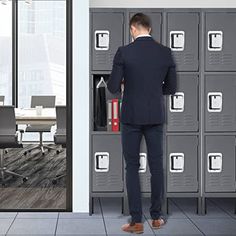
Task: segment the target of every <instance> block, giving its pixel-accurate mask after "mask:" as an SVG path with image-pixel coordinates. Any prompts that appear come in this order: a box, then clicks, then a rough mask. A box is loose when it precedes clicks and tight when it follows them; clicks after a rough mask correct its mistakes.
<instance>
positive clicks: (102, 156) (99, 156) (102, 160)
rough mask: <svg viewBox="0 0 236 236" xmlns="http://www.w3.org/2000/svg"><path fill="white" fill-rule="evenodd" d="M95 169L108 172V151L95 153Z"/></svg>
mask: <svg viewBox="0 0 236 236" xmlns="http://www.w3.org/2000/svg"><path fill="white" fill-rule="evenodd" d="M94 161H95V163H94V164H95V165H94V166H95V171H96V172H108V171H109V153H108V152H96V153H95V154H94Z"/></svg>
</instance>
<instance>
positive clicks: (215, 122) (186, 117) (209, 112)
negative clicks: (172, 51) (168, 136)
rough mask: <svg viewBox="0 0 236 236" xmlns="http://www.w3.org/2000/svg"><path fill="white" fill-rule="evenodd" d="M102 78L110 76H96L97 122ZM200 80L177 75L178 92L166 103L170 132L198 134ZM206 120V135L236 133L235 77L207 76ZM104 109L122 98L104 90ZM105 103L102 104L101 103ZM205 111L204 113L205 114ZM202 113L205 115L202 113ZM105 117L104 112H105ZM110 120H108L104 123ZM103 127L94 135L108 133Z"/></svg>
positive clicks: (98, 128) (233, 75) (95, 108)
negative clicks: (97, 93) (99, 88)
mask: <svg viewBox="0 0 236 236" xmlns="http://www.w3.org/2000/svg"><path fill="white" fill-rule="evenodd" d="M101 77H103V78H104V80H105V81H107V80H108V78H109V75H94V76H93V80H94V81H93V82H94V93H93V97H94V99H93V102H94V119H95V118H96V117H95V116H97V114H98V112H104V110H102V109H100V111H98V109H97V107H96V106H97V100H96V99H98V96H97V95H96V86H97V84H98V83H99V81H100V78H101ZM199 80H200V78H199V76H198V75H197V74H178V77H177V92H176V93H175V95H172V96H168V97H167V99H166V103H167V104H166V116H167V117H166V121H167V122H166V123H167V131H168V132H198V131H199V117H200V114H199V112H200V110H199V109H200V106H199V105H200V104H199V102H200V98H199V97H200V94H199ZM204 88H205V89H204V98H203V106H204V108H203V109H204V114H205V115H204V116H205V123H204V124H205V127H204V130H205V131H206V132H235V131H236V105H235V101H236V74H231V75H229V74H217V75H205V78H204ZM104 93H105V94H104V101H103V102H104V105H103V107H104V109H105V108H106V103H107V101H108V100H110V99H113V98H118V99H120V98H121V96H120V94H118V95H117V94H116V95H112V94H110V93H109V92H108V90H105V92H104ZM101 102H102V101H99V103H101ZM203 109H202V110H203ZM202 112H203V111H202ZM104 113H105V112H104ZM106 119H107V118H106V117H105V118H104V120H106ZM106 130H108V129H107V128H106V124H105V123H104V126H103V127H101V126H98V125H96V124H95V125H94V131H106Z"/></svg>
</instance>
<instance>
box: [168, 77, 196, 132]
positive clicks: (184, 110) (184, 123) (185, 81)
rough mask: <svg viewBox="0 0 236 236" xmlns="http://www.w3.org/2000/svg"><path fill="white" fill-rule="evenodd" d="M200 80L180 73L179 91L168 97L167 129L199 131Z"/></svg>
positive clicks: (178, 80)
mask: <svg viewBox="0 0 236 236" xmlns="http://www.w3.org/2000/svg"><path fill="white" fill-rule="evenodd" d="M198 80H199V78H198V76H197V75H180V74H179V75H178V78H177V92H176V93H175V95H170V96H168V99H167V102H168V103H167V131H180V132H181V131H198Z"/></svg>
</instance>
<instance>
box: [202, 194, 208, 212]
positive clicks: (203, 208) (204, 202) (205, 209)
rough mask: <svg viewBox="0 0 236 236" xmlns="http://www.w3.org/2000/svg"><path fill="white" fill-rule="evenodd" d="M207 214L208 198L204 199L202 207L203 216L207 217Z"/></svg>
mask: <svg viewBox="0 0 236 236" xmlns="http://www.w3.org/2000/svg"><path fill="white" fill-rule="evenodd" d="M206 213H207V208H206V198H205V197H203V198H202V206H201V215H205V214H206Z"/></svg>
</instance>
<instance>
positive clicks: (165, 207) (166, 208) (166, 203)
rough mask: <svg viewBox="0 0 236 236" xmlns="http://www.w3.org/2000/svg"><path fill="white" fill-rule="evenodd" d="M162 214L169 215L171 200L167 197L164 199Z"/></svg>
mask: <svg viewBox="0 0 236 236" xmlns="http://www.w3.org/2000/svg"><path fill="white" fill-rule="evenodd" d="M162 212H163V214H166V215H168V214H169V198H166V197H165V198H164V199H163V204H162Z"/></svg>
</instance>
